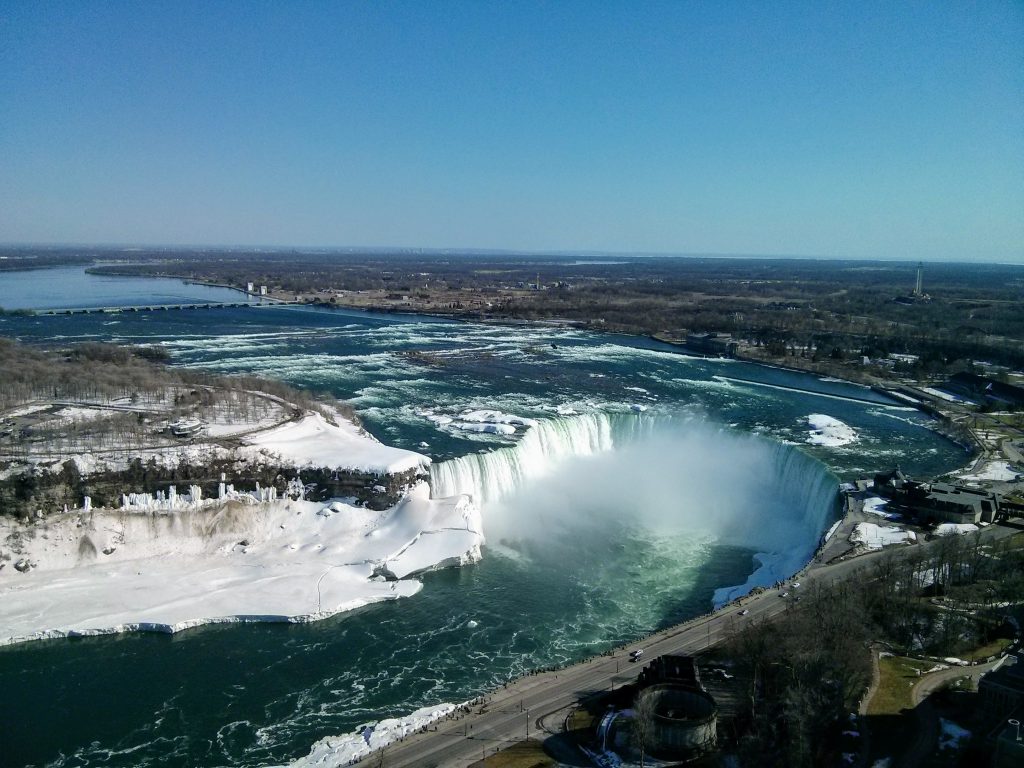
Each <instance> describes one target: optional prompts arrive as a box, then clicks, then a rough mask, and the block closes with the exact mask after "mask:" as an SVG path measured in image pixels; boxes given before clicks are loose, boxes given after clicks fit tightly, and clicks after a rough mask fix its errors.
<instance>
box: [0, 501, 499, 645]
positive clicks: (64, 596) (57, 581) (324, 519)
mask: <svg viewBox="0 0 1024 768" xmlns="http://www.w3.org/2000/svg"><path fill="white" fill-rule="evenodd" d="M0 537H2V538H4V539H6V540H7V541H13V540H15V539H17V540H19V541H20V545H19V549H20V550H21V552H20V554H19V555H17V557H18V560H16V561H15V562H18V563H19V564H21V565H22V567H23V568H27V571H26V572H21V571H19V570H16V569H15V567H14V563H8V564H7V566H6V567H5V568H3V569H2V570H0V645H3V644H11V643H16V642H21V641H25V640H32V639H40V638H46V637H61V636H69V635H89V634H105V633H113V632H122V631H133V630H150V631H163V632H176V631H178V630H182V629H186V628H189V627H194V626H198V625H201V624H208V623H222V622H247V621H293V622H294V621H312V620H317V619H323V618H326V617H328V616H331V615H334V614H336V613H340V612H342V611H347V610H352V609H353V608H357V607H359V606H362V605H367V604H369V603H373V602H378V601H381V600H393V599H396V598H399V597H405V596H408V595H412V594H415V593H416V592H417V591H419V589H420V588H421V584H420V582H419V580H418V579H416V575H417V574H419V573H422V572H424V571H428V570H432V569H435V568H441V567H447V566H454V565H461V564H466V563H470V562H474V561H476V560H478V559H479V558H480V547H481V545H482V544H483V541H484V538H483V532H482V524H481V520H480V513H479V510H478V509H477V507H476V506H475V505H474V504H473V503H472V501H471V500H470V499H469V498H468V497H465V496H455V497H451V498H447V499H430V498H429V488H428V486H427V485H426V484H425V483H421V484H419V485H417V486H416V487H414V488H413V489H412V490H411V491H410V492H409V494H408V495H407V496H406V497H405V498H404V499H403V500H402V501H401V502H400V503H399V504H398V505H396V506H395V507H392V508H391V509H387V510H384V511H382V512H375V511H371V510H367V509H365V508H361V507H357V506H353V505H350V504H346V503H344V502H342V501H336V502H333V503H331V504H329V505H324V504H320V503H314V502H308V501H292V500H286V499H282V500H275V501H270V502H263V503H257V504H244V503H241V502H238V501H228V502H225V503H222V504H218V505H214V506H212V507H204V508H201V509H195V510H189V509H186V510H181V511H176V512H126V511H124V510H92V511H91V512H71V513H68V514H66V515H59V516H56V517H50V518H47V519H46V520H45V521H42V522H38V523H35V524H22V523H18V522H13V521H5V522H3V523H2V524H0ZM11 537H14V538H13V539H12V538H11Z"/></svg>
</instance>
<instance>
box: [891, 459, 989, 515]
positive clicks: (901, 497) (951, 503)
mask: <svg viewBox="0 0 1024 768" xmlns="http://www.w3.org/2000/svg"><path fill="white" fill-rule="evenodd" d="M875 492H876V493H878V494H879V495H880V496H885V497H886V498H887V499H889V500H890V501H891V502H892V503H893V504H894V505H895V506H899V507H901V508H902V509H905V510H907V511H908V512H910V513H912V514H913V515H914V516H915V517H916V518H917V520H918V522H921V523H974V524H975V525H976V524H978V523H991V522H992V521H994V520H995V519H996V514H997V513H998V512H999V506H1000V502H1001V497H1000V496H999V494H998V493H995V492H993V491H988V490H984V489H982V488H971V487H969V486H966V485H959V484H951V483H922V482H918V481H916V480H911V479H910V478H909V477H907V476H906V475H905V474H903V472H902V471H901V470H900V468H899V467H896V469H894V470H893V471H891V472H882V473H879V474H877V475H875Z"/></svg>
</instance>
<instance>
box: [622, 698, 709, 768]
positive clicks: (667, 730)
mask: <svg viewBox="0 0 1024 768" xmlns="http://www.w3.org/2000/svg"><path fill="white" fill-rule="evenodd" d="M648 701H649V702H650V703H649V704H648V703H647V702H648ZM636 702H637V709H639V710H644V709H647V710H648V711H653V712H654V715H653V727H652V728H651V735H650V741H649V743H648V744H647V749H648V751H649V752H650V753H651V754H652V755H655V756H657V757H664V758H685V757H692V756H695V755H697V754H700V753H703V752H707V751H709V750H711V749H714V748H715V745H716V743H717V740H718V707H717V706H716V704H715V700H714V699H713V698H711V696H710V695H708V694H707V693H705V692H704V691H702V690H700V689H697V688H691V687H684V686H680V685H673V684H672V683H658V684H656V685H651V686H649V687H647V688H644V689H643V690H642V691H640V693H639V694H637V698H636Z"/></svg>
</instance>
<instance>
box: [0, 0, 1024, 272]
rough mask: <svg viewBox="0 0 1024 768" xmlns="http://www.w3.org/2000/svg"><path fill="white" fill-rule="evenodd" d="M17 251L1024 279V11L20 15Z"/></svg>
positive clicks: (594, 8) (222, 6) (494, 6)
mask: <svg viewBox="0 0 1024 768" xmlns="http://www.w3.org/2000/svg"><path fill="white" fill-rule="evenodd" d="M0 242H47V243H59V242H75V243H152V244H159V243H162V244H200V243H203V244H264V245H316V246H348V245H355V246H358V245H375V246H390V245H394V246H422V247H467V248H469V247H481V248H508V249H525V250H547V249H558V250H599V251H648V252H650V251H663V252H676V253H694V252H704V253H750V254H794V255H818V256H852V257H872V258H911V259H925V260H931V259H958V260H978V261H1024V3H1022V2H1020V1H1019V0H1018V1H1017V2H1009V1H1008V2H999V1H997V0H992V1H989V2H979V3H976V4H975V3H969V2H948V3H945V2H928V3H914V2H884V3H877V4H876V3H872V2H849V3H828V2H808V3H802V2H781V3H779V2H769V1H768V0H765V2H755V3H744V2H732V1H729V0H726V1H724V2H673V3H645V2H630V3H622V4H616V3H607V2H578V3H577V2H544V3H542V2H476V1H474V2H405V3H393V2H359V3H341V2H326V3H312V2H241V1H238V2H199V3H188V2H168V3H161V2H137V3H119V2H114V3H102V2H92V1H89V2H67V3H48V2H38V1H37V0H30V1H28V2H20V1H15V0H4V2H3V3H2V4H0Z"/></svg>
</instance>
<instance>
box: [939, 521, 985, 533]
mask: <svg viewBox="0 0 1024 768" xmlns="http://www.w3.org/2000/svg"><path fill="white" fill-rule="evenodd" d="M977 530H978V526H976V525H975V524H974V523H942V524H941V525H939V526H936V528H935V535H936V536H962V535H963V534H965V533H973V532H974V531H977Z"/></svg>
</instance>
